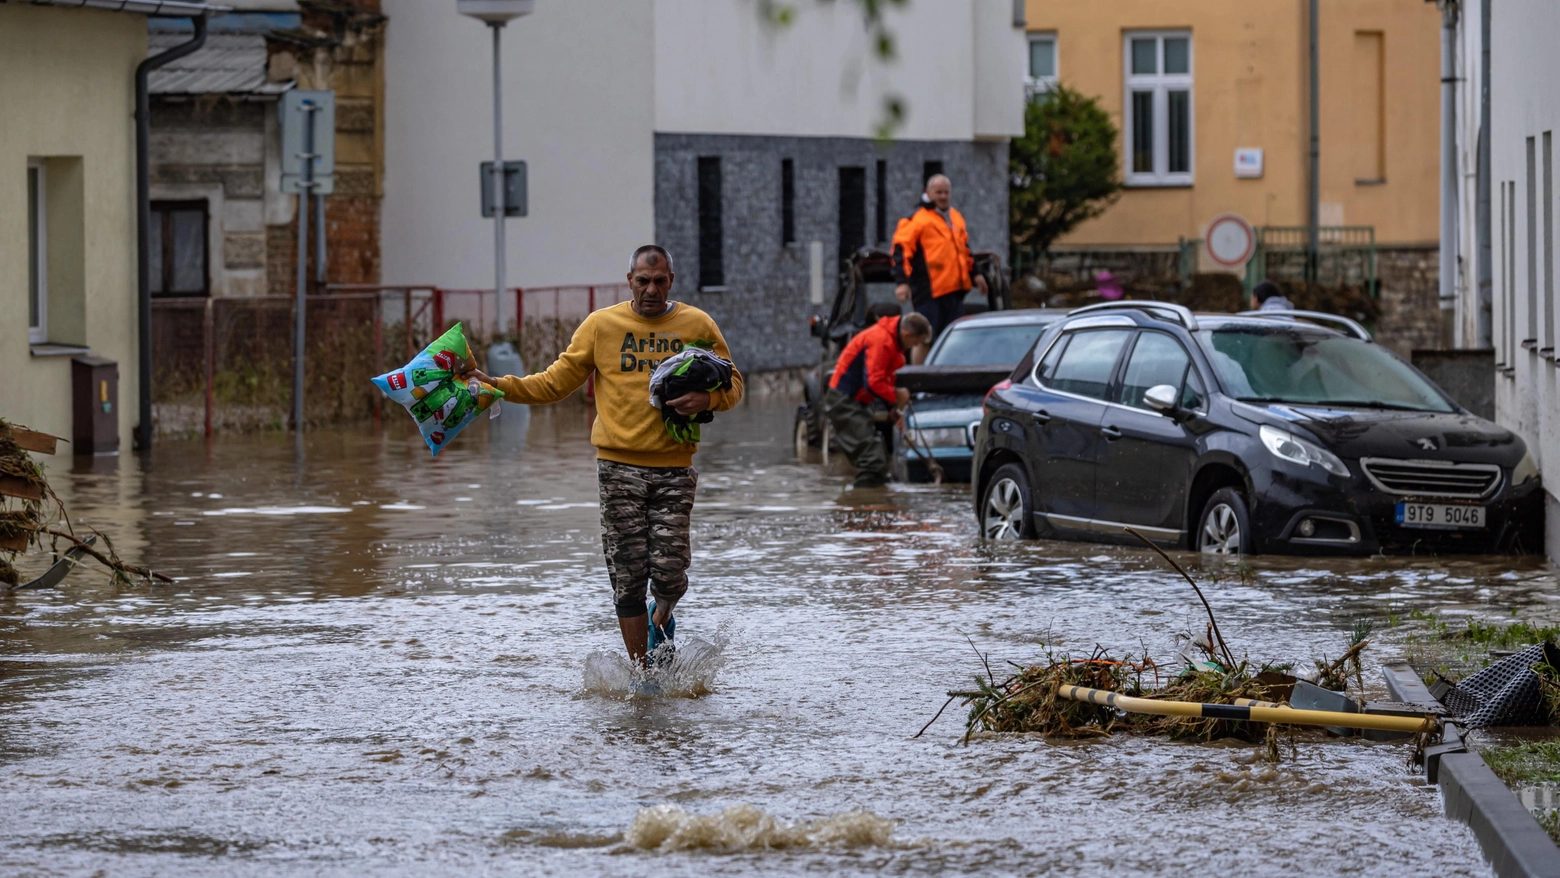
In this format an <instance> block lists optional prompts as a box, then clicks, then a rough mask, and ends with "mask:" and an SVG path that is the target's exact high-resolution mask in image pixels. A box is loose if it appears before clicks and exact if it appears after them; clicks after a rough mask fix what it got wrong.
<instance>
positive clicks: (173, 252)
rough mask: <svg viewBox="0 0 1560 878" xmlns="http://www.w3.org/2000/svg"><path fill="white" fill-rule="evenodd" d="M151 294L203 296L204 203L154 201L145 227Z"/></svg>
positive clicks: (204, 260) (205, 289)
mask: <svg viewBox="0 0 1560 878" xmlns="http://www.w3.org/2000/svg"><path fill="white" fill-rule="evenodd" d="M147 233H148V235H149V236H150V238H151V240H150V242H149V246H148V251H149V252H150V253H151V263H150V264H149V265H148V266H147V269H148V273H149V274H150V275H151V288H152V295H154V296H204V295H206V294H207V293H208V292H209V291H210V287H209V285H208V284H207V278H206V202H204V201H154V202H152V222H151V225H150V226H148V227H147Z"/></svg>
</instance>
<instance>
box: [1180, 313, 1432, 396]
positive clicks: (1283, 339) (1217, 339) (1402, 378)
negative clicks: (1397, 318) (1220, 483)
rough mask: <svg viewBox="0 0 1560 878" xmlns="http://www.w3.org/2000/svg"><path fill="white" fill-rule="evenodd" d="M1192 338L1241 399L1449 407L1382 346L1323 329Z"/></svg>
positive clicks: (1247, 330) (1264, 329)
mask: <svg viewBox="0 0 1560 878" xmlns="http://www.w3.org/2000/svg"><path fill="white" fill-rule="evenodd" d="M1197 336H1198V342H1199V343H1200V344H1201V345H1202V348H1203V350H1204V351H1206V352H1207V354H1208V360H1209V362H1210V363H1211V364H1212V365H1213V369H1214V371H1215V372H1217V373H1218V375H1219V381H1220V382H1221V383H1222V384H1223V385H1224V387H1225V389H1226V390H1227V391H1228V392H1229V394H1230V395H1231V396H1233V397H1235V398H1237V399H1241V400H1245V401H1247V402H1287V403H1298V404H1302V405H1336V406H1358V407H1361V408H1381V409H1401V410H1406V411H1421V412H1452V411H1456V408H1455V407H1454V406H1453V405H1451V404H1450V403H1448V402H1447V401H1446V398H1445V397H1444V396H1442V395H1441V393H1440V392H1439V391H1438V390H1437V389H1436V387H1435V385H1433V384H1431V383H1430V382H1429V381H1427V380H1426V379H1425V378H1424V377H1423V376H1421V375H1420V374H1419V373H1417V372H1415V371H1414V370H1413V369H1412V368H1411V367H1409V366H1408V365H1407V364H1405V363H1404V362H1403V361H1402V360H1399V359H1398V358H1397V357H1394V356H1392V355H1391V354H1390V353H1388V352H1387V351H1386V350H1385V349H1383V348H1381V347H1379V346H1377V345H1374V344H1369V343H1367V342H1363V341H1360V340H1358V339H1353V338H1346V337H1344V336H1341V335H1338V334H1336V333H1333V332H1329V331H1327V330H1323V329H1314V328H1311V327H1307V326H1301V325H1281V326H1261V327H1255V326H1243V327H1240V328H1238V329H1219V330H1213V331H1207V330H1204V331H1202V332H1199V333H1198V334H1197Z"/></svg>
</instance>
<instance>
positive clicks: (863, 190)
mask: <svg viewBox="0 0 1560 878" xmlns="http://www.w3.org/2000/svg"><path fill="white" fill-rule="evenodd" d="M839 170H840V211H839V224H840V266H841V267H842V268H843V267H844V265H845V262H846V260H848V259H850V256H851V254H852V253H855V252H856V251H857V250H860V249H861V248H863V247H865V246H867V169H866V168H863V167H860V166H847V167H843V168H840V169H839ZM896 305H897V303H896Z"/></svg>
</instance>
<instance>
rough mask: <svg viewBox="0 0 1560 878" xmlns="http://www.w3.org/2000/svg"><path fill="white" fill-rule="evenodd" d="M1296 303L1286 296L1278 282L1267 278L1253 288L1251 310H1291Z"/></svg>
mask: <svg viewBox="0 0 1560 878" xmlns="http://www.w3.org/2000/svg"><path fill="white" fill-rule="evenodd" d="M1294 307H1295V306H1294V304H1293V303H1291V302H1290V301H1289V300H1288V299H1286V298H1284V292H1283V291H1282V290H1280V289H1279V288H1278V284H1276V283H1273V282H1272V281H1270V280H1265V281H1263V282H1261V283H1259V284H1257V285H1256V286H1255V287H1254V288H1252V290H1251V310H1253V311H1278V310H1284V311H1290V310H1293V309H1294Z"/></svg>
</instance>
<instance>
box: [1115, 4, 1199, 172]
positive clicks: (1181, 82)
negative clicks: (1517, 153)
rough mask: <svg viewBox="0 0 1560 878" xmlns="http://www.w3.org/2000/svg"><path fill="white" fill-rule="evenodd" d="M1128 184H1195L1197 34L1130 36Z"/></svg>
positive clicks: (1127, 116) (1127, 43) (1128, 45)
mask: <svg viewBox="0 0 1560 878" xmlns="http://www.w3.org/2000/svg"><path fill="white" fill-rule="evenodd" d="M1124 54H1125V56H1126V58H1125V63H1126V83H1127V94H1126V108H1127V113H1126V119H1125V122H1126V132H1125V137H1124V138H1123V139H1124V141H1125V142H1126V144H1127V156H1126V159H1127V173H1126V182H1127V184H1128V185H1132V186H1186V185H1190V184H1191V182H1192V146H1193V142H1194V139H1193V119H1192V36H1191V34H1189V33H1185V32H1169V33H1143V32H1137V33H1129V34H1127V37H1126V44H1125V51H1124Z"/></svg>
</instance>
